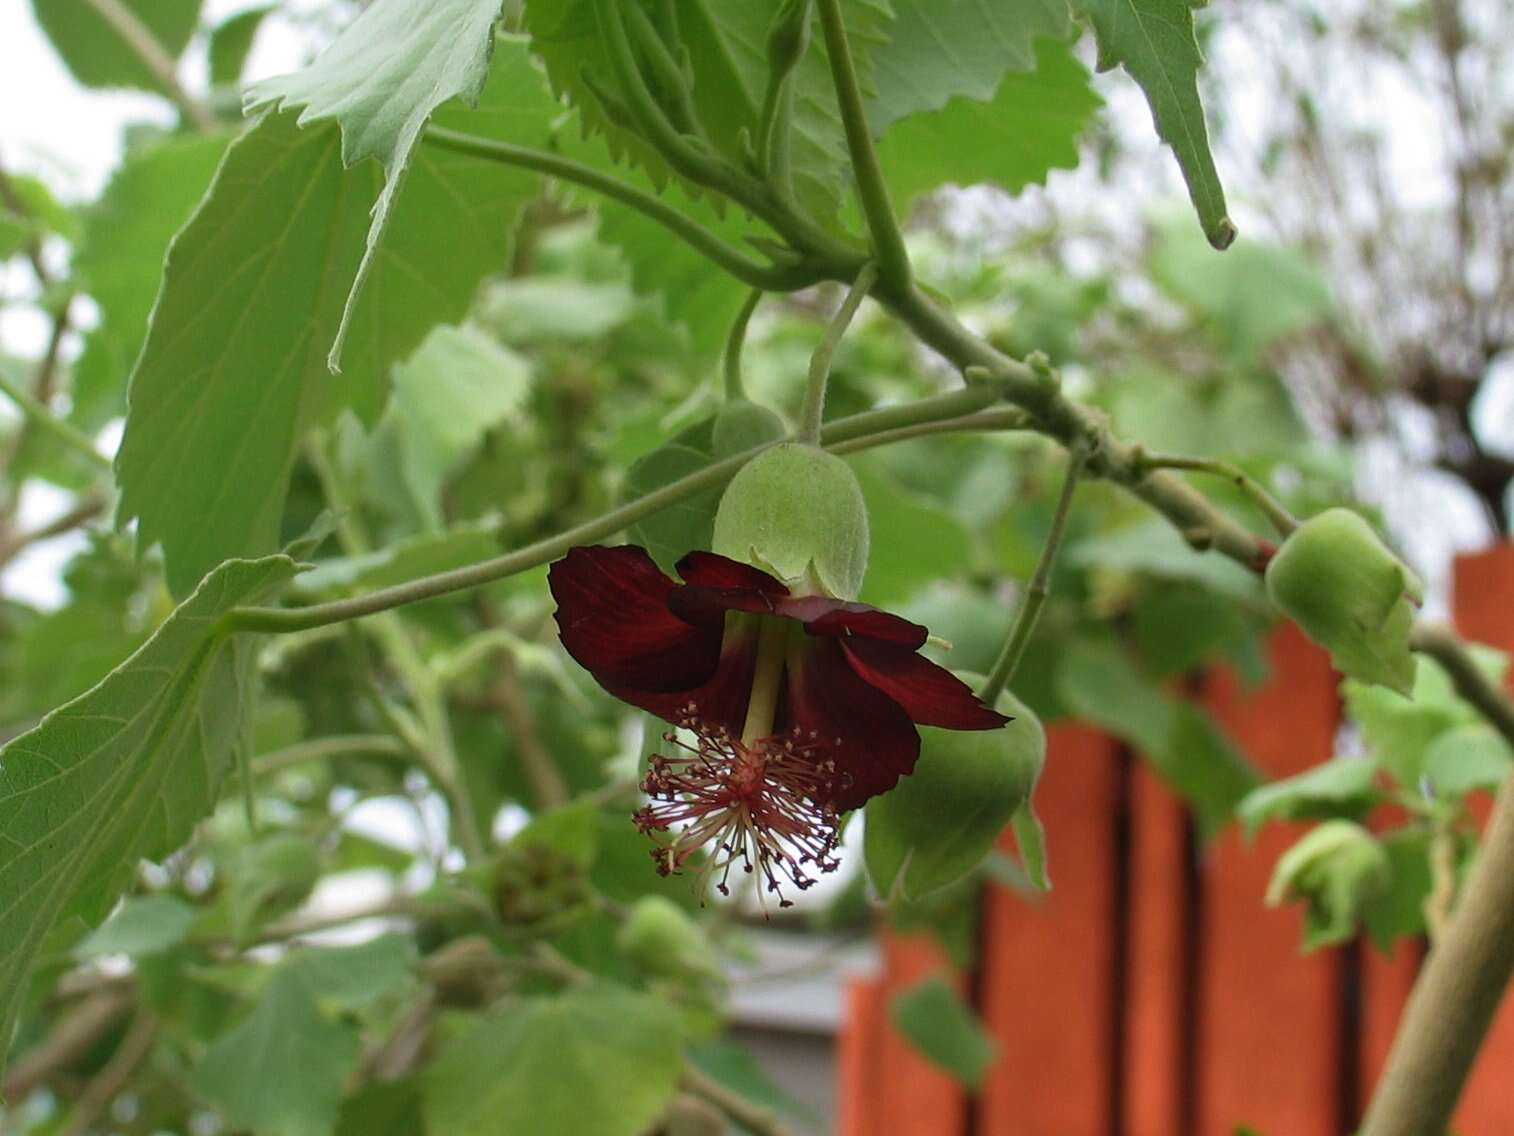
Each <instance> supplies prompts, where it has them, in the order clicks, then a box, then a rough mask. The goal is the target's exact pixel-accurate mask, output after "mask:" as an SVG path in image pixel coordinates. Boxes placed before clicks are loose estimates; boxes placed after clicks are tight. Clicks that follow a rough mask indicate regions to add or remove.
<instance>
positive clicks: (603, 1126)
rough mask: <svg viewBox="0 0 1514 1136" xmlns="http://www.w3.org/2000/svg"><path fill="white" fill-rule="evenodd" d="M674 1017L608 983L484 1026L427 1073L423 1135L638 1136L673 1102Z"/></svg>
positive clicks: (522, 1006) (518, 1008) (528, 1004)
mask: <svg viewBox="0 0 1514 1136" xmlns="http://www.w3.org/2000/svg"><path fill="white" fill-rule="evenodd" d="M679 1064H680V1061H679V1021H678V1012H677V1010H676V1009H674V1008H673V1007H672V1006H671V1005H669V1004H668V1003H667V1002H665V1001H663V1000H661V999H658V998H654V997H652V996H651V995H648V994H638V993H635V992H633V991H631V990H627V989H625V988H623V987H620V986H616V985H613V984H610V983H607V982H596V983H594V984H592V985H589V986H584V987H579V988H576V989H573V990H569V991H568V992H566V993H564V994H561V995H558V996H557V997H552V998H525V999H522V1000H520V1001H519V1002H516V1003H514V1004H512V1005H510V1006H508V1007H506V1008H504V1009H502V1010H501V1011H500V1012H498V1013H495V1014H491V1015H489V1016H488V1017H484V1018H481V1019H480V1020H479V1021H478V1023H477V1024H476V1025H475V1026H474V1027H473V1028H472V1029H470V1030H469V1031H468V1032H466V1033H464V1034H463V1035H462V1036H460V1037H458V1038H456V1039H455V1040H453V1041H452V1042H451V1043H450V1044H449V1045H447V1046H446V1047H445V1048H444V1049H443V1050H442V1052H441V1054H440V1055H439V1056H438V1057H437V1059H436V1062H435V1063H434V1064H433V1065H432V1066H431V1068H430V1069H429V1070H428V1071H427V1073H426V1074H425V1081H426V1131H427V1132H428V1133H429V1134H430V1136H513V1134H514V1133H522V1132H529V1133H532V1136H581V1134H583V1133H590V1132H592V1133H594V1136H640V1134H641V1133H642V1132H643V1131H644V1130H645V1129H646V1128H647V1126H648V1125H649V1124H651V1122H652V1121H653V1120H654V1119H655V1118H656V1117H657V1114H658V1113H659V1112H660V1111H661V1109H662V1107H663V1106H664V1105H665V1104H666V1103H667V1101H668V1100H669V1098H671V1097H672V1095H673V1093H674V1091H675V1089H676V1088H677V1084H678V1072H679Z"/></svg>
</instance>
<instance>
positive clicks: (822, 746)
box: [780, 639, 920, 812]
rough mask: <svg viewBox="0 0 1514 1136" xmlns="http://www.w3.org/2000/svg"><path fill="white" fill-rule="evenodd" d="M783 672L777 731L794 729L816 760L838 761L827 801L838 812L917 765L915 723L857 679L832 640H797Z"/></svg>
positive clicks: (854, 805)
mask: <svg viewBox="0 0 1514 1136" xmlns="http://www.w3.org/2000/svg"><path fill="white" fill-rule="evenodd" d="M787 675H788V690H787V698H786V699H785V705H784V715H783V718H784V720H783V722H782V723H781V726H780V729H783V730H786V729H792V728H793V727H798V729H799V731H800V734H801V736H802V740H803V741H805V742H811V741H812V742H813V744H814V745H815V746H816V748H817V750H818V751H819V753H818V754H817V757H818V756H823V757H829V758H832V759H833V760H834V761H835V763H836V772H837V779H836V787H835V791H834V792H833V794H832V798H831V803H832V804H834V805H835V806H836V808H837V810H838V811H840V812H845V811H846V810H848V809H855V808H859V807H860V806H861V805H862V804H863V803H864V802H866V801H867V800H868V798H869V797H875V796H877V795H878V794H879V793H886V792H887V791H888V790H889V789H892V788H893V787H894V784H895V782H897V781H898V780H899V778H900V777H903V776H904V775H905V774H907V773H909V772H910V771H911V770H913V769H914V768H915V760H916V759H917V758H918V757H919V756H920V735H919V734H918V733H916V732H915V726H914V723H913V722H911V721H910V720H909V715H908V714H906V713H905V712H904V710H903V708H902V707H900V705H899V704H898V703H897V702H895V701H893V700H892V699H890V698H888V697H887V696H885V695H884V694H883V693H882V692H880V691H878V690H875V689H874V688H873V687H871V686H869V685H868V684H867V683H866V682H864V681H863V680H862V679H861V678H859V677H858V676H857V674H856V672H855V671H853V670H852V668H851V666H850V665H849V664H848V663H847V660H846V656H845V655H843V654H842V651H841V647H840V645H839V644H838V643H837V642H836V641H835V640H831V639H819V640H808V641H806V640H796V641H795V642H794V644H793V646H792V647H791V648H790V650H789V657H788V666H787ZM811 735H813V738H812V737H811Z"/></svg>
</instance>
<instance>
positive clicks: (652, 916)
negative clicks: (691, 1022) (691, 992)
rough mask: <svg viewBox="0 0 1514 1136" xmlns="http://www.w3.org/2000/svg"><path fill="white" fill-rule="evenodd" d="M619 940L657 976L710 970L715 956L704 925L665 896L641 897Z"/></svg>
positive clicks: (644, 967) (630, 954)
mask: <svg viewBox="0 0 1514 1136" xmlns="http://www.w3.org/2000/svg"><path fill="white" fill-rule="evenodd" d="M615 941H616V945H617V946H619V948H620V949H621V951H622V952H624V954H625V955H626V956H627V957H628V958H630V959H631V961H632V962H634V963H636V965H637V966H639V967H641V969H642V970H644V971H645V972H646V973H648V974H653V975H661V976H673V975H679V974H687V973H689V972H690V971H696V972H698V971H707V970H709V969H710V967H711V965H712V963H711V959H713V958H714V950H713V949H712V948H711V946H710V940H709V938H708V937H707V936H706V935H705V933H704V928H702V927H700V925H699V924H698V923H696V922H695V921H694V920H693V919H692V918H690V916H689V913H688V912H686V911H685V910H684V909H683V908H681V907H679V906H678V904H676V903H674V902H673V901H672V900H671V899H668V898H667V897H666V896H662V895H648V896H643V897H642V898H641V899H638V900H637V901H636V903H635V904H634V905H633V906H632V908H631V912H630V914H629V915H628V916H627V917H626V921H625V922H624V923H623V924H621V927H620V931H619V932H618V934H617V935H616V940H615Z"/></svg>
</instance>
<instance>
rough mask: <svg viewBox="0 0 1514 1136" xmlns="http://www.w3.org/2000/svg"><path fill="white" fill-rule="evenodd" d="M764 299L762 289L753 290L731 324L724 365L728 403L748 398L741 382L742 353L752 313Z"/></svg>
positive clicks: (726, 342)
mask: <svg viewBox="0 0 1514 1136" xmlns="http://www.w3.org/2000/svg"><path fill="white" fill-rule="evenodd" d="M762 297H763V291H762V289H761V288H753V289H752V291H751V293H750V294H749V295H748V296H747V298H746V302H745V303H744V304H742V305H741V310H740V311H739V312H737V313H736V321H735V322H734V323H732V324H731V333H730V335H728V336H727V337H726V341H725V360H724V363H725V399H726V401H727V402H736V401H738V400H740V399H743V398H745V397H746V387H745V386H744V384H743V383H742V381H741V351H742V348H744V347H745V346H746V329H747V325H748V324H750V323H751V322H752V313H753V312H755V311H756V310H757V305H758V304H760V303H762Z"/></svg>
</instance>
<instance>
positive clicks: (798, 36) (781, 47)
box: [767, 0, 811, 78]
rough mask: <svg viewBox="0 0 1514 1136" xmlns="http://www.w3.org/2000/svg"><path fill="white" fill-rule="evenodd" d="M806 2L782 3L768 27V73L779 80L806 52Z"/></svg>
mask: <svg viewBox="0 0 1514 1136" xmlns="http://www.w3.org/2000/svg"><path fill="white" fill-rule="evenodd" d="M810 14H811V4H810V0H784V2H783V3H782V4H781V5H780V6H779V8H778V11H777V13H776V14H775V15H774V16H773V22H772V23H771V24H770V25H768V42H767V49H768V70H769V71H770V72H771V73H772V75H773V76H774V77H775V78H782V77H783V76H784V75H787V74H788V73H789V72H790V71H792V70H793V69H794V68H795V67H797V66H799V61H800V60H801V59H803V58H804V53H805V52H806V51H808V50H809V48H810Z"/></svg>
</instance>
